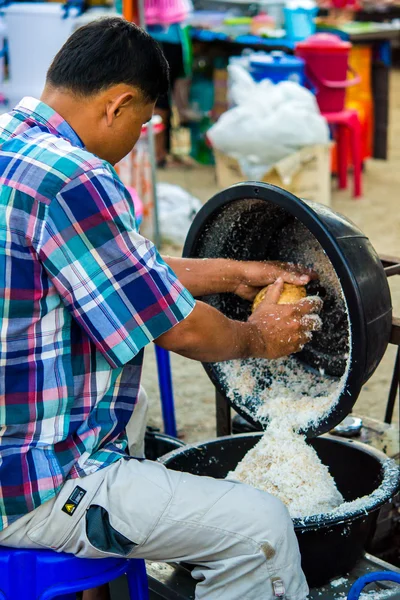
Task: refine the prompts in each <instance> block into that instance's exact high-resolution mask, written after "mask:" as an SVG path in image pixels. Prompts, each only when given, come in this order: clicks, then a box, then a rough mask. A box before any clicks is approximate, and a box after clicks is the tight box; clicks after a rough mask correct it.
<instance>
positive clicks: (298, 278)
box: [234, 261, 318, 302]
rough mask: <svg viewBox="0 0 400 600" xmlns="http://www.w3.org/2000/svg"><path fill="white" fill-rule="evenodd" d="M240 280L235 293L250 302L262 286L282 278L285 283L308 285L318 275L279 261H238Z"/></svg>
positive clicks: (299, 266) (309, 270)
mask: <svg viewBox="0 0 400 600" xmlns="http://www.w3.org/2000/svg"><path fill="white" fill-rule="evenodd" d="M237 269H238V282H237V285H236V287H235V289H234V293H235V294H236V295H237V296H240V297H241V298H244V299H245V300H249V301H250V302H251V301H252V300H254V298H255V297H256V295H257V294H258V292H259V291H260V289H261V288H263V287H266V286H267V285H270V284H271V283H274V282H275V281H276V280H277V279H279V278H281V279H282V281H283V282H284V283H293V284H294V285H306V284H307V283H308V282H309V281H310V280H311V279H317V278H318V275H317V274H316V273H315V272H314V271H312V270H311V269H307V268H305V267H302V266H301V265H295V264H293V263H284V262H278V261H268V262H255V261H251V262H238V263H237Z"/></svg>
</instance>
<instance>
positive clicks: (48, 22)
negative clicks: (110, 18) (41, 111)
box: [2, 2, 78, 106]
mask: <svg viewBox="0 0 400 600" xmlns="http://www.w3.org/2000/svg"><path fill="white" fill-rule="evenodd" d="M2 11H3V12H4V21H5V24H6V28H7V37H8V53H9V69H10V81H9V82H8V83H7V85H6V86H4V90H5V94H6V96H7V98H9V102H10V105H12V106H14V105H15V104H16V103H17V102H19V101H20V100H21V98H22V97H23V96H34V97H35V98H39V97H40V95H41V93H42V90H43V87H44V84H45V80H46V73H47V69H48V68H49V66H50V63H51V61H52V60H53V58H54V56H55V55H56V54H57V52H58V50H59V49H60V48H61V46H62V45H63V44H64V42H65V41H66V40H67V38H68V37H69V36H70V34H71V33H72V31H73V25H74V23H75V20H76V17H77V15H78V10H77V9H75V8H71V9H70V11H69V14H68V16H67V17H66V18H63V17H64V16H65V12H64V10H63V5H62V4H58V3H54V2H45V3H42V2H31V3H30V2H16V3H14V4H10V5H9V6H5V7H4V8H2Z"/></svg>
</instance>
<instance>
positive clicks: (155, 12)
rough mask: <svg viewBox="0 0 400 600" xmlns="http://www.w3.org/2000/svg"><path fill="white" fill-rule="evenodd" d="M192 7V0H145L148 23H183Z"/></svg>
mask: <svg viewBox="0 0 400 600" xmlns="http://www.w3.org/2000/svg"><path fill="white" fill-rule="evenodd" d="M192 9H193V5H192V3H191V0H145V3H144V14H145V21H146V23H147V25H172V24H173V23H183V22H184V21H186V19H187V18H188V16H189V14H190V12H191V11H192Z"/></svg>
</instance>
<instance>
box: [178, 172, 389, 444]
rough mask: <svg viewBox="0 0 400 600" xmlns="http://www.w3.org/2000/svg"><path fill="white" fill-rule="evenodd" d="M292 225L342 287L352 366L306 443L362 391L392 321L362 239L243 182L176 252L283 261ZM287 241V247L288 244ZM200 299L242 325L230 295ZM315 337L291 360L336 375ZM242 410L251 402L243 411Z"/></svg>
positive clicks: (336, 365)
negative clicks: (314, 244) (315, 245)
mask: <svg viewBox="0 0 400 600" xmlns="http://www.w3.org/2000/svg"><path fill="white" fill-rule="evenodd" d="M297 222H301V223H302V224H303V225H304V226H305V227H306V228H307V229H308V231H309V232H311V234H312V235H313V236H314V238H316V240H317V241H318V242H319V244H320V245H321V246H322V248H323V250H324V251H325V253H326V255H327V256H328V258H329V260H330V261H331V263H332V265H333V267H334V269H335V271H336V274H337V275H338V277H339V279H340V283H341V285H342V289H343V293H344V296H345V299H346V303H347V307H348V313H349V320H350V323H351V331H352V336H351V341H350V351H351V356H352V361H351V368H350V371H349V373H348V376H347V382H346V385H345V387H344V390H343V392H342V394H341V397H340V400H339V402H338V403H337V405H336V408H335V409H334V410H333V411H332V412H331V413H330V415H329V418H326V419H325V420H323V421H322V422H321V423H320V424H319V426H318V427H317V428H314V429H312V428H311V429H309V430H308V431H307V432H305V433H306V434H307V435H308V436H310V437H312V436H315V435H319V434H321V433H325V432H327V431H330V430H331V429H332V428H333V427H334V426H335V425H337V424H338V423H340V422H341V421H342V420H343V418H344V417H345V416H346V415H347V414H349V413H350V411H351V409H352V407H353V405H354V403H355V401H356V400H357V397H358V395H359V393H360V390H361V387H362V385H363V384H364V383H365V382H366V381H367V380H368V379H369V377H371V375H372V374H373V372H374V371H375V369H376V367H377V366H378V364H379V362H380V360H381V358H382V356H383V354H384V352H385V350H386V347H387V344H388V341H389V337H390V331H391V322H392V309H391V298H390V291H389V286H388V282H387V278H386V276H385V272H384V270H383V268H382V264H381V262H380V260H379V257H378V255H377V254H376V252H375V250H374V249H373V247H372V245H371V243H370V241H369V240H368V238H367V237H366V236H365V235H364V234H363V233H362V232H361V231H360V230H359V229H357V228H356V226H355V225H354V224H353V223H351V222H350V221H349V220H347V219H346V218H345V217H343V216H342V215H339V214H337V213H335V212H333V211H332V210H330V209H328V208H327V207H325V206H322V205H320V204H315V203H308V204H306V203H305V202H303V201H302V200H300V199H299V198H296V197H295V196H293V195H292V194H290V193H289V192H286V191H284V190H281V189H279V188H277V187H274V186H271V185H268V184H263V183H243V184H238V185H235V186H233V187H230V188H229V189H227V190H225V191H223V192H221V193H219V194H217V195H216V196H214V197H213V198H212V199H211V200H209V201H208V202H207V203H206V204H205V205H204V206H203V208H202V209H201V210H200V211H199V213H198V214H197V216H196V218H195V219H194V222H193V224H192V226H191V228H190V231H189V233H188V236H187V239H186V243H185V247H184V252H183V254H184V256H187V257H195V258H205V257H209V258H210V257H214V258H215V257H224V258H233V259H237V260H276V259H279V260H290V258H291V257H290V252H289V253H288V251H287V248H286V249H285V248H284V246H282V239H284V238H285V232H288V231H289V230H290V227H291V226H292V224H293V223H297ZM291 243H292V245H293V246H295V245H296V243H297V241H296V239H293V240H291ZM315 266H316V268H318V265H315ZM203 300H205V301H206V302H209V303H210V304H212V305H213V306H215V307H216V308H218V309H219V310H221V311H222V312H223V313H224V314H226V315H227V316H229V317H231V318H236V319H240V320H246V319H247V317H248V314H249V308H250V304H249V303H246V302H245V301H243V300H240V299H239V298H238V297H237V296H234V295H233V294H218V295H214V296H212V297H211V296H210V297H208V298H203ZM324 310H325V304H324ZM342 312H344V311H342ZM341 319H342V322H341V324H339V325H340V326H342V327H343V325H344V320H345V326H346V327H347V315H345V314H342V315H341ZM323 320H324V319H323ZM325 324H327V325H328V326H330V327H331V330H330V332H331V333H330V335H332V336H335V335H336V331H335V327H334V326H332V320H331V318H330V317H329V318H326V319H325V321H324V326H325ZM318 335H319V341H318V340H317V338H318ZM318 335H314V338H313V342H312V343H311V344H308V345H307V346H306V348H305V350H304V351H303V353H300V354H299V355H296V356H297V357H298V360H301V361H303V363H304V362H305V363H307V364H308V365H309V366H311V367H317V368H319V367H321V366H322V367H323V368H324V369H325V371H326V372H327V373H329V374H331V375H337V376H340V375H342V374H343V372H344V370H345V362H346V353H345V352H343V348H341V347H340V344H337V345H336V344H335V343H331V344H330V351H329V353H326V354H324V353H323V352H322V351H321V348H320V347H318V345H317V344H318V343H320V344H321V343H322V345H324V344H325V343H326V341H327V336H325V333H324V332H323V334H318ZM315 340H317V342H315ZM329 341H331V340H329ZM204 366H205V369H206V371H207V373H208V375H209V377H210V378H211V380H212V381H213V383H214V384H215V386H216V387H217V389H218V391H219V392H220V393H221V394H222V395H223V396H225V397H226V398H227V399H228V400H229V401H230V402H231V404H233V406H234V408H235V409H236V410H237V412H239V414H241V415H242V416H243V417H245V418H246V419H247V420H250V421H251V422H252V423H253V424H254V425H256V426H257V425H259V424H260V423H259V420H258V418H257V416H256V413H255V412H254V414H250V415H249V410H246V411H244V410H243V405H244V401H243V399H238V398H236V399H232V398H231V399H229V398H228V391H229V390H228V389H227V388H226V385H227V382H226V381H225V380H224V378H223V377H221V376H220V372H219V370H218V369H217V368H216V367H215V366H214V365H212V364H206V365H204ZM256 404H257V403H255V405H256ZM249 406H251V402H250V403H249V404H248V406H247V409H249ZM250 412H251V410H250Z"/></svg>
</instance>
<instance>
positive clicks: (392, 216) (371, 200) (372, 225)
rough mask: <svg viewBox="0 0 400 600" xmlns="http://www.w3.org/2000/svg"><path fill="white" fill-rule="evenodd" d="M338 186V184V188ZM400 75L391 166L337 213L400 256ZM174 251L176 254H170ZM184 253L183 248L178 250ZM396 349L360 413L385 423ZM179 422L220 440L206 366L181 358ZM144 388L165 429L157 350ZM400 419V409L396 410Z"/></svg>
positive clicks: (365, 393)
mask: <svg viewBox="0 0 400 600" xmlns="http://www.w3.org/2000/svg"><path fill="white" fill-rule="evenodd" d="M159 180H160V181H168V182H170V183H175V184H178V185H181V186H182V187H184V188H185V189H187V190H188V191H189V192H191V193H192V194H193V195H195V196H197V197H198V198H200V199H201V200H202V201H203V202H205V201H207V200H208V199H209V198H210V197H211V196H212V195H213V194H214V193H215V192H217V191H218V188H217V186H216V183H215V177H214V171H213V169H212V168H205V167H199V168H197V167H196V168H194V169H186V170H183V169H182V170H179V169H176V168H174V169H172V168H171V169H170V170H169V171H168V172H166V171H162V172H160V173H159ZM333 185H335V184H333ZM399 188H400V71H396V72H394V73H393V76H392V82H391V118H390V156H389V160H388V161H387V162H381V161H369V162H368V164H367V168H366V171H365V174H364V197H363V199H362V200H360V201H354V200H353V199H352V198H351V193H350V190H348V191H344V192H338V191H337V190H335V191H334V193H333V205H332V208H333V209H334V210H337V211H338V212H341V213H343V214H344V215H346V216H347V217H349V218H350V219H351V220H352V221H353V222H354V223H356V224H357V225H358V226H359V227H360V229H361V230H362V231H364V232H365V233H366V235H367V236H368V237H369V238H370V240H371V242H372V244H373V246H374V247H375V249H376V250H377V251H378V252H379V253H382V254H390V255H395V256H400V210H399ZM168 250H170V249H168ZM175 252H176V254H179V249H176V250H175ZM170 253H171V252H170ZM390 286H391V291H392V299H393V306H394V312H395V314H397V315H398V316H400V277H394V278H392V279H391V280H390ZM394 359H395V347H393V346H391V347H389V348H388V351H387V353H386V355H385V357H384V359H383V360H382V363H381V364H380V366H379V368H378V369H377V371H376V372H375V374H374V375H373V377H372V378H371V379H370V380H369V381H368V382H367V384H366V385H365V386H364V388H363V390H362V393H361V395H360V397H359V399H358V401H357V403H356V406H355V412H356V413H357V414H360V415H366V416H369V417H372V418H377V419H383V416H384V413H385V407H386V402H387V397H388V391H389V385H390V381H391V377H392V370H393V364H394ZM172 372H173V382H174V393H175V404H176V417H177V424H178V429H179V432H180V434H181V435H182V437H183V438H184V439H185V441H198V440H205V439H210V438H212V437H215V400H214V387H213V385H212V384H211V383H210V381H209V380H208V377H207V376H206V374H205V372H204V370H203V368H202V366H201V365H200V364H199V363H196V362H194V361H190V360H188V359H185V358H182V357H180V356H177V355H173V356H172ZM143 383H144V385H145V387H146V390H147V392H148V394H149V398H150V402H151V408H150V418H149V424H151V425H153V426H157V427H161V428H162V420H161V408H160V400H159V391H158V382H157V371H156V366H155V354H154V348H153V347H149V348H148V349H147V351H146V358H145V365H144V374H143ZM395 413H396V419H397V420H398V414H399V409H398V405H397V407H396V411H395Z"/></svg>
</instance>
